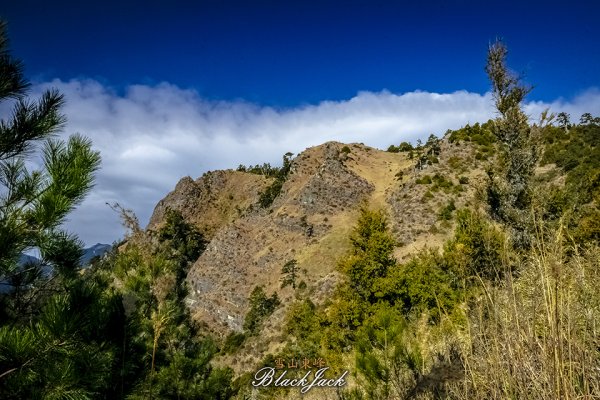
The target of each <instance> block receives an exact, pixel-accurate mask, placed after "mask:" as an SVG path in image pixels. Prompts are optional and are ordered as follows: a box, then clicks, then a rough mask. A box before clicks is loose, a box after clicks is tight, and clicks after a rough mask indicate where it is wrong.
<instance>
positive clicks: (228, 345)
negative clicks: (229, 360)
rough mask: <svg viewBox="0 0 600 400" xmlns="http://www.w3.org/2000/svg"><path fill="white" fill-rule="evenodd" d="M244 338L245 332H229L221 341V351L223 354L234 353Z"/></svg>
mask: <svg viewBox="0 0 600 400" xmlns="http://www.w3.org/2000/svg"><path fill="white" fill-rule="evenodd" d="M245 340H246V334H244V333H241V332H231V333H230V334H229V335H227V337H226V338H225V342H224V343H223V348H222V349H221V351H222V352H223V353H224V354H231V353H234V352H235V351H237V350H238V349H239V348H240V347H242V344H243V343H244V341H245Z"/></svg>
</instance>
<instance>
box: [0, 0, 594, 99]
mask: <svg viewBox="0 0 600 400" xmlns="http://www.w3.org/2000/svg"><path fill="white" fill-rule="evenodd" d="M4 3H5V4H4V5H3V6H0V15H2V16H4V17H5V18H6V19H7V20H8V21H9V23H10V34H11V37H12V48H13V50H14V53H15V54H17V55H18V56H19V57H21V58H22V59H24V60H25V61H26V65H27V71H28V74H29V76H31V77H33V78H36V79H39V80H45V79H52V78H62V79H71V78H76V77H86V78H94V79H97V80H99V81H101V82H105V83H106V84H108V85H110V86H112V87H113V88H116V89H117V90H121V89H122V88H124V87H126V86H127V85H129V84H137V83H142V84H154V83H159V82H162V81H166V82H169V83H172V84H175V85H177V86H179V87H184V88H194V89H196V90H197V91H198V92H199V93H200V94H201V95H202V96H203V97H205V98H210V99H218V100H230V99H244V100H247V101H251V102H253V103H257V104H263V105H271V106H281V107H290V106H296V105H301V104H307V103H309V104H315V103H317V102H320V101H322V100H341V99H348V98H350V97H352V96H354V95H355V94H356V93H357V92H358V91H381V90H383V89H387V90H390V91H391V92H394V93H402V92H407V91H413V90H417V89H420V90H426V91H431V92H441V93H446V92H452V91H455V90H468V91H472V92H478V93H484V92H485V91H486V90H487V89H488V87H489V85H488V82H487V78H486V76H485V73H484V71H483V63H484V59H485V52H486V46H487V44H488V43H489V41H491V40H494V39H495V38H496V37H502V38H504V39H505V41H506V42H507V44H508V46H509V49H510V60H509V61H510V63H511V65H513V66H514V68H515V69H516V70H517V71H518V72H522V73H523V74H524V75H525V76H526V78H527V81H528V82H530V83H531V84H533V85H535V86H536V90H535V91H534V92H533V93H532V94H531V99H534V100H546V101H549V100H554V99H556V98H557V97H560V96H563V97H567V98H568V97H572V96H574V95H576V94H578V93H580V92H581V91H583V90H585V89H587V88H589V87H591V86H596V87H597V86H600V82H599V80H600V74H598V67H599V66H600V62H599V61H600V46H599V45H598V40H599V39H600V24H599V23H598V15H600V2H598V1H592V0H589V1H568V2H565V1H561V2H553V1H544V2H527V1H520V2H511V1H503V2H488V1H452V0H446V1H443V0H440V1H377V0H371V1H355V0H345V1H328V0H322V1H310V0H308V1H306V0H305V1H281V0H280V1H264V0H263V1H260V0H259V1H248V0H246V1H227V0H224V1H220V0H209V1H206V0H204V1H181V0H172V1H156V0H155V1H152V0H149V1H135V2H134V1H127V0H124V1H63V0H58V1H51V2H47V1H39V0H38V1H31V0H19V1H12V2H4ZM523 3H525V4H523Z"/></svg>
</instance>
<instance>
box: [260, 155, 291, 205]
mask: <svg viewBox="0 0 600 400" xmlns="http://www.w3.org/2000/svg"><path fill="white" fill-rule="evenodd" d="M292 155H293V154H292V153H286V154H284V156H283V166H282V167H281V168H280V169H278V170H277V172H276V173H275V174H274V177H275V180H274V181H273V183H272V184H271V185H270V186H269V187H267V188H266V189H265V191H264V192H262V193H261V194H260V196H259V199H258V204H259V205H260V206H261V207H262V208H267V207H270V206H271V204H273V202H274V201H275V199H276V198H277V196H279V193H280V192H281V188H282V187H283V184H284V183H285V181H286V179H287V176H288V174H289V173H290V170H291V167H292V161H291V157H292Z"/></svg>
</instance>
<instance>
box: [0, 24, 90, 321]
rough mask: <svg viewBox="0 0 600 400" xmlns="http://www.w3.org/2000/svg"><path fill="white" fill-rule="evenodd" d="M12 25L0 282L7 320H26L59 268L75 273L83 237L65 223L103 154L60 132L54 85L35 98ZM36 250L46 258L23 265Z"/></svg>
mask: <svg viewBox="0 0 600 400" xmlns="http://www.w3.org/2000/svg"><path fill="white" fill-rule="evenodd" d="M5 31H6V26H5V23H4V22H0V54H1V55H2V57H0V101H1V102H4V101H6V100H7V99H15V100H16V101H15V103H14V105H13V107H12V112H11V113H10V114H9V115H8V117H7V118H6V119H3V120H2V121H0V193H2V196H1V198H0V282H3V284H5V285H8V286H9V289H8V290H7V291H6V292H5V293H3V294H1V295H0V316H4V317H5V318H7V319H5V320H3V323H13V322H16V321H17V320H19V321H20V322H25V321H26V320H27V319H28V318H30V317H32V318H35V315H36V314H37V313H38V311H39V310H38V309H37V306H38V304H36V302H37V300H38V299H41V297H43V296H46V295H47V294H48V293H45V292H47V291H48V289H49V288H47V287H46V288H45V286H46V284H47V282H48V281H49V278H50V277H49V276H48V274H47V273H46V274H45V273H43V267H45V268H46V270H49V269H51V270H53V271H54V274H56V277H58V278H59V279H58V280H57V281H63V282H64V281H68V280H70V279H73V278H74V275H75V271H76V270H77V268H78V267H79V257H80V256H81V243H80V242H79V241H78V240H77V238H76V237H75V236H73V235H70V234H68V233H66V232H63V231H62V230H61V229H60V225H61V224H62V223H63V222H64V221H65V219H66V217H67V215H68V213H69V212H71V211H72V210H73V209H74V207H75V206H76V205H78V204H79V203H81V201H82V200H83V199H84V197H85V195H86V194H87V193H88V192H89V191H90V189H91V188H92V186H93V180H94V172H95V171H96V170H97V169H98V166H99V165H100V156H99V154H98V153H97V152H94V151H92V150H91V143H90V141H89V140H87V139H85V138H83V137H82V136H79V135H74V136H71V137H70V138H69V139H67V140H66V141H63V140H58V139H56V138H54V136H55V135H56V134H57V133H58V132H60V130H61V129H62V127H63V126H64V123H65V116H64V115H62V114H61V113H60V109H61V107H62V106H63V104H64V99H63V96H62V95H61V94H59V93H58V91H56V90H48V91H45V92H44V93H43V94H42V96H41V98H40V99H39V100H37V101H32V100H29V99H27V97H26V94H27V92H26V89H27V87H28V86H29V83H28V82H27V81H26V80H25V79H24V77H23V64H22V63H20V62H19V61H17V60H14V59H13V58H12V57H11V55H10V52H9V51H8V48H7V39H6V32H5ZM37 150H41V154H40V156H41V157H40V158H41V160H40V161H41V169H39V170H34V171H31V170H29V167H28V165H27V164H28V161H29V158H30V157H32V156H34V155H35V153H36V151H37ZM31 250H38V251H39V252H40V253H41V255H42V260H41V262H40V263H34V264H29V265H28V266H27V268H23V267H21V266H19V264H18V261H19V257H20V255H21V254H22V253H25V252H27V251H31Z"/></svg>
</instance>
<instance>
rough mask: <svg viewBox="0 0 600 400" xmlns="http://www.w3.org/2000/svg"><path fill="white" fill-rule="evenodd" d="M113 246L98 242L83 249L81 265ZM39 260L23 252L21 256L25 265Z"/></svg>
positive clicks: (21, 262)
mask: <svg viewBox="0 0 600 400" xmlns="http://www.w3.org/2000/svg"><path fill="white" fill-rule="evenodd" d="M111 248H112V246H111V245H110V244H103V243H96V244H95V245H93V246H92V247H88V248H86V249H84V250H83V256H81V266H82V267H86V266H87V265H88V264H89V263H90V261H92V258H94V257H99V256H102V255H104V254H105V253H106V252H108V251H109V250H110V249H111ZM37 261H39V260H38V259H37V258H36V257H34V256H30V255H27V254H21V258H20V260H19V264H21V265H24V264H27V263H29V262H37Z"/></svg>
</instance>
